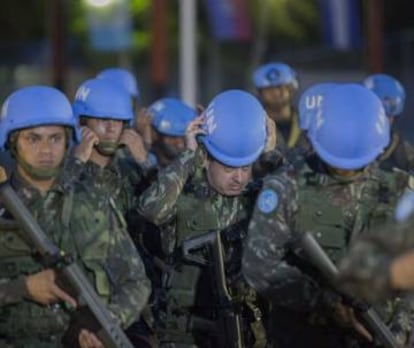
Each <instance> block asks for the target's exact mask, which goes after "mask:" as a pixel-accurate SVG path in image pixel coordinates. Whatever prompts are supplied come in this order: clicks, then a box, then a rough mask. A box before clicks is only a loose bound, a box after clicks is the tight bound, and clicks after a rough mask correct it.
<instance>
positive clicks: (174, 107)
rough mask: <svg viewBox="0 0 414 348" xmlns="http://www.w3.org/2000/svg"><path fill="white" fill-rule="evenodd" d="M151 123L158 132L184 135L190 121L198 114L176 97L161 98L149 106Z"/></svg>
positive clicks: (169, 134) (178, 135) (175, 135)
mask: <svg viewBox="0 0 414 348" xmlns="http://www.w3.org/2000/svg"><path fill="white" fill-rule="evenodd" d="M148 112H149V113H150V114H151V117H152V118H151V124H152V126H153V127H154V128H155V129H156V130H157V132H159V133H161V134H164V135H168V136H173V137H183V136H184V135H185V130H186V128H187V125H188V123H189V122H190V121H191V120H193V119H194V118H195V117H196V116H197V112H196V111H195V110H194V109H193V108H191V107H189V106H188V105H187V104H184V103H183V102H182V101H181V100H179V99H175V98H163V99H159V100H157V101H156V102H154V103H153V104H151V105H150V106H149V107H148Z"/></svg>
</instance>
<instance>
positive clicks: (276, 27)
mask: <svg viewBox="0 0 414 348" xmlns="http://www.w3.org/2000/svg"><path fill="white" fill-rule="evenodd" d="M249 4H250V6H251V9H252V12H253V21H254V25H255V27H256V28H257V27H259V26H260V25H261V22H262V21H263V20H266V21H267V27H266V28H265V30H266V32H267V35H268V37H269V38H273V39H276V40H280V41H282V42H283V41H289V42H293V43H302V44H303V43H306V42H309V41H314V40H315V39H318V35H319V32H318V6H317V5H318V4H317V2H316V1H315V0H295V1H292V0H258V1H257V0H250V3H249ZM265 16H267V18H264V17H265Z"/></svg>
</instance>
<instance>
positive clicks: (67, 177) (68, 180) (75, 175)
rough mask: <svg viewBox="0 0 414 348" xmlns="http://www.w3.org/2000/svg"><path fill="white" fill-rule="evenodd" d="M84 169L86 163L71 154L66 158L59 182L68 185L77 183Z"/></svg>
mask: <svg viewBox="0 0 414 348" xmlns="http://www.w3.org/2000/svg"><path fill="white" fill-rule="evenodd" d="M84 169H85V163H84V162H82V161H81V160H80V159H78V158H76V157H75V156H73V155H72V154H69V155H68V156H66V158H65V162H64V164H63V169H62V170H61V172H60V173H61V174H60V178H59V180H60V182H62V183H65V184H66V185H68V184H72V183H76V182H77V181H78V180H79V179H80V177H81V175H82V173H83V171H84Z"/></svg>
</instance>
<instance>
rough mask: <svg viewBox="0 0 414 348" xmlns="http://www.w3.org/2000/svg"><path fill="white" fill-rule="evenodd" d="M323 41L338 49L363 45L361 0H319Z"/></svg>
mask: <svg viewBox="0 0 414 348" xmlns="http://www.w3.org/2000/svg"><path fill="white" fill-rule="evenodd" d="M319 3H320V13H321V17H320V18H321V27H322V36H323V41H324V43H325V44H327V45H328V46H331V47H333V48H335V49H338V50H351V49H356V48H359V47H360V46H361V10H360V1H359V0H319Z"/></svg>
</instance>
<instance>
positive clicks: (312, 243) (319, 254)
mask: <svg viewBox="0 0 414 348" xmlns="http://www.w3.org/2000/svg"><path fill="white" fill-rule="evenodd" d="M299 246H300V248H301V249H302V250H303V252H304V253H305V255H306V257H307V258H308V260H309V261H310V263H311V264H312V265H313V266H314V267H316V268H317V270H318V271H319V272H320V273H321V274H322V276H323V277H324V278H325V279H326V280H327V281H328V283H329V284H331V285H332V286H333V287H334V288H336V289H337V287H338V286H337V284H336V279H337V275H338V269H337V268H336V266H335V264H334V263H333V262H332V260H331V259H330V258H329V256H328V255H327V254H326V252H325V251H324V250H323V249H322V247H321V246H320V245H319V243H318V242H317V241H316V240H315V238H314V237H313V236H312V234H310V233H309V232H306V233H304V234H303V235H302V236H301V238H300V240H299ZM337 290H338V292H339V293H341V292H342V291H341V290H340V289H337ZM345 295H346V294H345ZM346 296H348V295H346ZM348 297H349V296H348ZM367 308H368V309H367V310H360V309H359V308H357V311H358V314H359V315H360V316H361V318H362V320H363V321H364V323H365V324H366V325H367V327H368V329H369V331H370V332H371V334H373V336H374V337H375V338H376V339H377V340H378V341H379V342H380V343H381V344H382V345H383V346H384V347H385V348H398V347H399V345H398V344H397V342H396V340H395V338H394V336H393V334H392V333H391V331H390V329H389V328H388V327H387V326H386V325H385V324H384V322H383V321H382V320H381V318H380V317H379V315H378V313H377V312H376V311H375V310H374V309H373V308H372V307H367Z"/></svg>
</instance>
